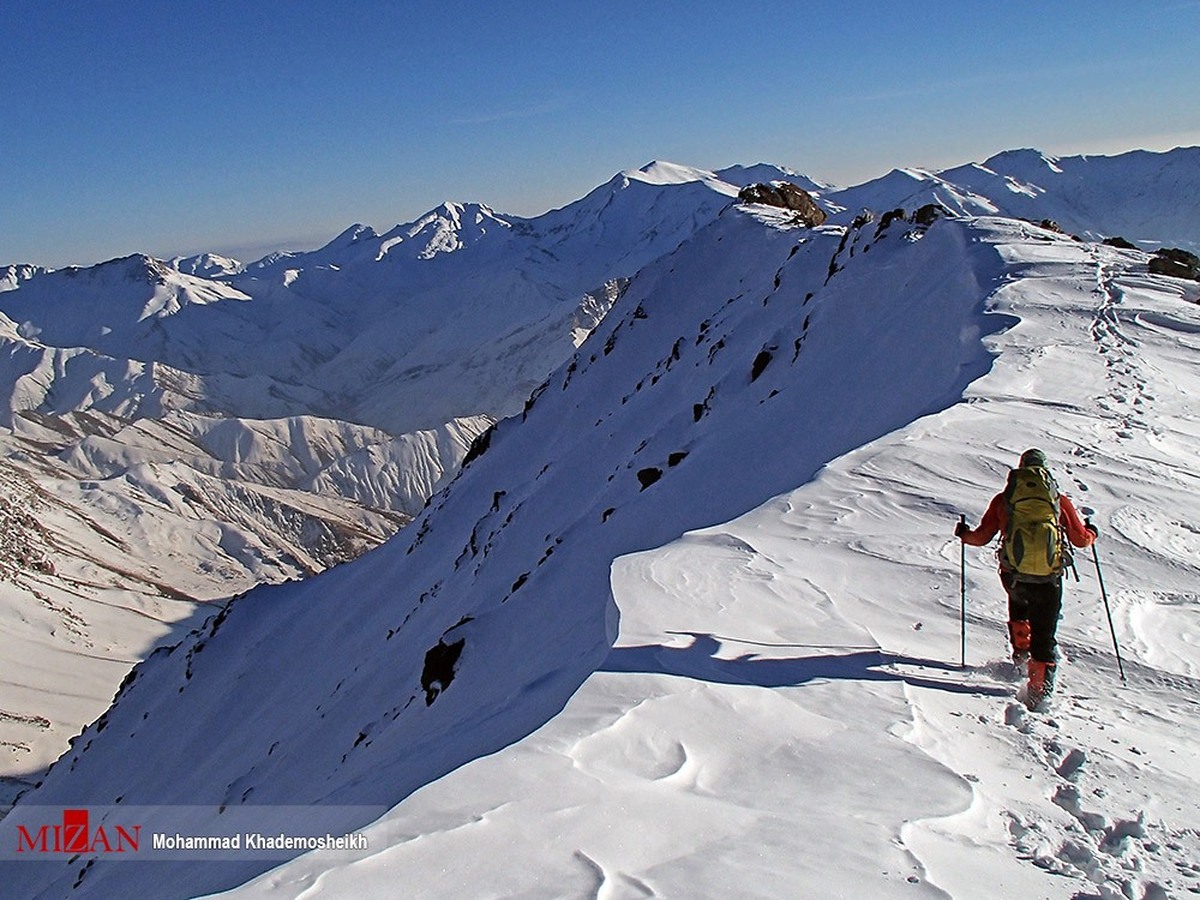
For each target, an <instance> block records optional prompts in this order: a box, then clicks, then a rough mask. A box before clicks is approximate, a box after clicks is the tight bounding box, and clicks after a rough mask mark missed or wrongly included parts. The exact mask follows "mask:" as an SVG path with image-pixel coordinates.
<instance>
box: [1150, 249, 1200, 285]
mask: <svg viewBox="0 0 1200 900" xmlns="http://www.w3.org/2000/svg"><path fill="white" fill-rule="evenodd" d="M1150 271H1151V272H1152V273H1153V274H1155V275H1169V276H1171V277H1172V278H1186V279H1188V280H1190V281H1200V258H1198V257H1197V256H1196V254H1194V253H1188V251H1186V250H1180V249H1179V248H1177V247H1171V248H1167V247H1164V248H1163V249H1161V250H1159V251H1158V252H1157V253H1155V254H1154V256H1153V258H1151V260H1150Z"/></svg>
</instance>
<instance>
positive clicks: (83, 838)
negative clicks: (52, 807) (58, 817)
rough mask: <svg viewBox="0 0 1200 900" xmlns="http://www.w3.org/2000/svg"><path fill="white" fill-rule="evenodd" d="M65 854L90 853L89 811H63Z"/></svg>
mask: <svg viewBox="0 0 1200 900" xmlns="http://www.w3.org/2000/svg"><path fill="white" fill-rule="evenodd" d="M63 852H65V853H87V852H88V811H87V810H86V809H64V810H63Z"/></svg>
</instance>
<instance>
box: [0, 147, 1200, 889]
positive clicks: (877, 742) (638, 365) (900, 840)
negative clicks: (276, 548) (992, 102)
mask: <svg viewBox="0 0 1200 900" xmlns="http://www.w3.org/2000/svg"><path fill="white" fill-rule="evenodd" d="M1062 168H1064V169H1065V168H1066V166H1062ZM1147 258H1148V257H1147V256H1146V254H1144V253H1141V252H1139V251H1120V250H1116V249H1113V248H1110V247H1106V246H1102V245H1100V244H1095V243H1085V242H1076V241H1074V240H1071V239H1070V238H1068V237H1064V236H1059V235H1054V234H1052V233H1049V232H1046V231H1043V230H1041V229H1038V228H1034V227H1031V226H1029V225H1027V224H1025V223H1023V222H1020V221H1015V220H1012V219H1006V218H963V219H944V220H939V221H937V222H935V223H934V224H933V225H932V226H931V227H930V228H929V229H928V230H925V229H920V228H915V227H913V226H911V225H909V224H907V223H905V222H904V221H902V220H898V221H895V222H893V223H892V224H891V225H890V226H889V227H888V228H886V229H882V230H876V227H875V225H873V224H872V225H868V226H866V227H865V228H862V229H860V230H857V231H853V232H850V233H848V234H845V235H843V232H842V230H841V229H840V228H837V227H832V226H830V227H823V228H819V229H816V230H809V229H804V228H799V227H797V226H796V225H794V224H792V222H791V220H790V217H789V216H788V215H787V214H786V213H782V212H779V211H772V210H768V209H763V208H757V207H756V208H749V209H748V208H738V207H734V208H730V209H727V210H726V211H725V212H724V213H722V214H721V215H719V216H718V217H717V218H716V219H715V220H714V221H713V222H712V223H711V224H710V225H708V226H707V227H704V228H702V229H701V230H700V231H699V233H697V234H696V236H695V237H693V238H692V239H691V240H688V241H685V242H684V243H683V244H682V245H681V246H680V247H679V248H678V249H677V250H676V251H675V252H674V253H670V254H668V255H667V256H665V257H663V258H662V259H661V260H659V261H657V262H653V263H651V264H650V265H648V266H647V267H646V268H644V269H643V270H642V271H640V272H639V273H638V274H637V275H636V277H634V278H633V280H632V281H631V282H630V283H629V285H628V287H627V288H626V289H625V290H624V292H623V294H622V296H621V297H620V299H619V300H618V301H617V305H616V306H615V307H614V309H613V311H612V312H611V313H609V315H608V316H607V317H606V318H605V319H604V321H603V322H601V323H600V325H599V327H598V328H596V330H595V331H594V332H593V333H592V334H591V335H590V336H589V337H588V339H587V340H586V341H585V342H584V343H583V344H582V345H581V346H580V347H579V349H578V351H577V352H576V353H575V354H574V355H573V357H572V358H571V359H570V360H569V361H568V362H567V363H566V364H565V365H563V367H562V368H560V369H559V370H558V371H557V372H556V374H555V375H554V376H553V377H552V378H551V379H550V380H549V381H548V382H547V383H546V385H545V386H544V388H543V389H542V390H540V391H539V392H537V393H536V394H535V397H534V398H533V400H532V403H531V404H530V405H529V406H528V407H527V408H526V410H525V412H524V413H523V414H521V415H518V416H516V417H514V418H511V419H507V420H505V421H503V422H500V423H499V424H498V425H497V426H496V428H495V429H494V430H493V431H492V433H491V436H490V440H489V442H488V443H487V448H486V451H485V452H484V453H483V454H482V455H481V456H478V457H477V458H475V459H474V460H473V461H471V462H470V463H469V464H468V465H467V467H466V468H465V469H464V470H463V471H462V473H461V474H460V475H459V477H458V478H457V479H456V480H455V481H454V482H453V483H452V484H451V485H450V486H449V487H447V488H445V489H444V490H442V491H441V492H440V493H439V494H438V495H436V496H435V498H434V500H433V502H432V503H431V505H430V506H429V508H427V509H426V510H425V511H424V512H423V513H422V514H421V515H420V516H419V517H418V519H417V520H416V521H415V522H414V523H413V525H412V526H410V527H409V528H406V529H405V530H403V531H402V532H401V533H400V534H398V535H397V536H396V537H395V538H393V539H392V540H391V541H389V542H388V543H387V544H385V545H384V546H383V547H381V548H379V549H377V550H374V551H372V552H371V553H368V554H366V555H365V556H363V557H361V558H359V559H358V560H356V561H355V562H351V563H347V564H345V565H342V566H339V567H337V568H334V569H331V570H329V571H327V572H325V573H323V574H321V575H318V576H316V577H313V578H310V579H307V580H305V581H302V582H298V583H291V584H286V585H281V586H275V587H269V588H261V589H258V590H255V591H252V592H251V593H249V594H247V595H246V596H244V597H242V598H241V599H239V600H237V601H235V602H234V603H233V604H231V605H230V606H228V607H227V608H226V610H225V611H224V612H223V613H222V615H221V616H219V617H217V618H214V619H210V620H209V621H208V622H207V623H206V624H205V625H204V626H203V627H202V628H200V629H198V630H197V631H196V632H195V633H193V634H192V635H191V636H190V637H189V638H187V639H185V640H184V641H183V642H182V643H181V644H180V645H179V646H178V647H177V648H175V649H174V650H172V651H171V652H166V651H159V652H158V653H156V654H155V655H153V656H152V657H151V658H150V659H148V660H147V661H146V662H145V663H143V664H142V665H140V666H139V667H138V668H137V669H136V670H135V672H134V674H133V676H132V677H131V679H130V680H129V681H128V682H127V683H126V685H124V686H123V688H122V690H121V692H120V694H119V695H118V697H117V699H116V702H115V703H114V705H113V707H112V708H111V709H110V710H109V712H108V713H106V714H105V716H104V717H102V719H101V720H100V721H98V722H97V723H94V724H93V725H92V726H89V727H88V728H87V729H86V730H85V731H84V733H83V734H82V735H81V736H80V738H79V739H78V740H77V741H76V742H75V744H74V747H73V748H72V750H71V751H70V752H68V753H67V754H66V755H65V756H64V757H63V758H62V759H61V760H60V761H59V762H58V763H57V764H56V765H55V766H54V767H53V769H52V770H51V771H50V772H49V774H48V775H47V777H46V779H45V781H44V783H43V784H42V785H41V787H39V788H38V789H37V790H35V791H32V792H30V793H29V794H27V795H26V796H25V797H23V798H22V801H21V803H20V804H19V805H18V807H17V810H18V811H19V810H20V809H21V808H22V806H35V805H42V806H61V805H64V804H112V803H114V802H117V798H120V802H121V803H124V804H131V805H139V804H140V805H154V806H159V807H163V808H167V809H169V807H170V806H171V805H172V804H177V805H197V804H199V805H213V806H216V805H217V804H301V805H303V804H325V805H330V806H331V807H332V806H339V807H343V808H344V807H347V806H353V805H362V806H366V805H378V804H385V805H388V806H391V807H392V809H391V811H390V812H388V813H387V814H386V815H384V816H383V817H382V818H378V819H376V820H375V821H369V822H368V821H357V822H340V823H339V824H340V825H341V826H342V827H343V828H361V829H363V830H365V833H366V834H367V836H368V838H369V840H370V848H369V850H367V851H363V852H359V853H352V854H344V853H343V854H340V855H335V854H333V853H329V852H324V853H321V852H318V853H312V854H307V855H304V856H300V857H298V858H296V859H295V860H293V861H292V862H289V863H287V864H284V865H282V866H279V867H277V868H275V869H272V870H269V871H268V870H266V866H265V864H263V863H253V862H250V863H247V862H242V863H227V864H217V863H211V862H169V863H168V862H164V863H160V864H156V865H154V866H144V865H140V864H135V863H107V862H104V861H100V862H98V863H96V864H95V865H94V866H91V867H88V868H87V869H86V870H81V868H80V866H79V865H64V864H57V863H46V864H31V863H24V862H21V863H12V862H9V863H0V868H2V869H3V877H4V879H5V884H6V885H7V886H8V890H9V891H11V892H13V895H14V896H21V897H59V896H66V895H68V894H70V896H72V897H74V896H80V897H88V896H96V897H113V896H161V897H170V896H179V897H185V896H195V895H197V894H205V893H211V892H214V891H218V892H219V891H222V890H225V891H227V892H228V893H227V894H225V896H239V897H242V896H244V897H304V898H312V897H393V896H397V895H403V896H411V897H443V896H447V895H449V896H472V897H476V896H479V897H482V896H495V897H518V896H520V897H626V896H629V897H633V896H659V897H725V896H730V895H736V896H749V897H781V896H855V897H859V896H872V897H892V896H896V897H913V896H922V897H947V896H949V897H956V898H969V897H989V898H991V897H996V896H1021V897H1034V896H1036V897H1048V898H1059V897H1061V898H1068V897H1103V898H1117V897H1135V898H1158V897H1169V896H1182V895H1186V894H1187V893H1188V892H1195V891H1198V890H1200V868H1198V861H1200V788H1198V787H1197V785H1196V782H1195V777H1194V771H1195V759H1196V757H1195V749H1194V743H1195V736H1196V734H1197V726H1198V725H1200V702H1198V701H1197V699H1196V698H1197V692H1196V689H1197V687H1198V686H1200V681H1197V678H1198V675H1197V667H1198V665H1200V658H1198V657H1197V653H1198V651H1197V642H1198V639H1200V618H1198V615H1197V611H1198V610H1200V596H1198V595H1197V592H1196V585H1197V584H1198V583H1200V580H1198V579H1197V575H1198V574H1200V572H1198V569H1200V566H1198V564H1197V562H1196V559H1197V555H1196V550H1197V549H1200V545H1197V542H1196V527H1195V524H1194V523H1195V522H1197V521H1200V499H1197V498H1200V490H1198V489H1200V483H1198V482H1200V477H1198V476H1197V474H1196V471H1195V467H1194V465H1193V464H1192V463H1193V461H1194V447H1195V444H1196V440H1197V437H1198V431H1200V428H1198V425H1197V418H1196V407H1195V397H1196V396H1197V380H1196V379H1197V375H1196V372H1197V370H1196V365H1195V363H1196V353H1197V350H1198V349H1200V345H1198V342H1197V335H1200V306H1197V301H1198V300H1200V291H1198V290H1197V288H1196V286H1195V285H1194V284H1191V283H1187V282H1182V281H1177V280H1173V279H1168V278H1163V277H1158V276H1151V275H1149V274H1148V273H1147V268H1146V263H1147ZM831 259H832V261H833V265H831ZM831 273H832V274H831ZM1034 445H1036V446H1039V447H1041V448H1042V449H1044V450H1045V451H1046V452H1047V453H1048V455H1049V456H1050V458H1051V460H1052V466H1053V468H1054V469H1055V471H1056V473H1057V474H1058V477H1059V481H1060V483H1061V484H1062V485H1063V487H1064V489H1065V490H1066V491H1067V492H1068V493H1070V494H1071V495H1072V496H1073V498H1074V499H1075V500H1076V502H1077V504H1079V505H1086V506H1089V507H1094V508H1095V513H1094V516H1095V521H1096V522H1097V524H1098V526H1099V528H1100V532H1101V540H1100V542H1099V544H1098V558H1099V560H1100V561H1101V565H1102V566H1103V573H1104V579H1105V583H1106V586H1107V595H1108V599H1109V601H1110V604H1111V611H1112V619H1113V624H1114V628H1115V634H1116V637H1117V639H1118V640H1119V641H1120V647H1121V650H1122V653H1123V659H1124V668H1125V672H1126V676H1127V683H1124V684H1123V683H1122V681H1121V679H1120V677H1119V675H1118V671H1117V664H1116V660H1115V658H1114V655H1113V652H1112V643H1111V641H1110V637H1109V633H1108V622H1107V619H1106V617H1105V614H1104V608H1103V605H1102V604H1101V599H1100V596H1099V591H1098V584H1097V581H1096V577H1095V570H1094V569H1093V567H1092V565H1091V562H1090V560H1089V558H1088V557H1087V556H1086V555H1081V556H1080V558H1079V561H1078V562H1079V566H1078V568H1079V571H1080V575H1081V576H1082V581H1080V582H1079V583H1076V582H1074V581H1071V582H1069V583H1068V585H1067V588H1066V604H1065V608H1064V614H1063V620H1062V624H1061V628H1060V639H1061V643H1062V648H1061V649H1062V652H1063V661H1062V665H1061V674H1060V685H1059V692H1058V694H1057V696H1056V698H1055V700H1054V703H1053V705H1052V706H1051V708H1050V710H1049V711H1046V712H1034V713H1031V712H1028V711H1026V710H1025V707H1024V706H1023V705H1021V704H1020V703H1019V702H1018V700H1017V699H1016V692H1017V687H1018V685H1017V683H1016V682H1015V681H1014V680H1013V678H1012V677H1011V673H1010V672H1009V671H1008V667H1007V665H1006V664H1005V663H1004V662H1003V659H1004V657H1005V654H1006V647H1005V639H1004V621H1005V618H1006V614H1005V610H1004V604H1003V599H1002V592H1001V590H1000V588H999V585H998V583H997V580H996V577H995V573H994V562H993V559H992V557H991V554H990V552H989V551H981V550H975V549H970V550H969V551H968V553H967V568H966V574H967V581H966V596H967V620H966V627H967V632H966V635H967V657H966V666H965V667H963V666H960V659H959V640H960V631H959V627H960V619H959V614H960V582H959V577H960V570H959V559H960V558H959V544H958V542H957V541H956V540H954V539H953V537H952V534H951V533H952V529H953V526H954V523H955V522H956V521H957V518H958V514H959V513H960V512H962V513H966V514H967V515H968V516H969V517H970V518H971V519H972V520H976V521H977V519H978V516H979V515H980V514H981V513H982V510H983V508H984V507H985V506H986V504H987V502H988V500H989V499H990V497H991V495H992V493H994V492H995V491H996V490H998V489H999V488H1000V486H1001V485H1002V483H1003V478H1004V475H1005V473H1006V471H1007V469H1008V467H1009V466H1011V465H1012V464H1013V463H1014V462H1015V460H1016V458H1017V456H1018V455H1019V454H1020V452H1021V451H1022V450H1024V449H1025V448H1026V447H1028V446H1034ZM655 474H657V475H658V476H659V477H658V478H657V480H655V479H654V475H655ZM458 641H462V642H463V645H462V653H461V657H459V659H458V661H457V664H456V668H455V672H454V677H453V679H452V680H450V681H449V682H448V683H446V682H445V681H443V682H442V683H441V684H440V685H438V686H435V688H434V689H432V690H429V691H428V692H427V690H426V688H427V687H428V685H423V684H422V674H423V666H424V665H425V663H426V660H427V657H426V654H427V651H429V650H431V649H433V648H435V647H437V646H439V645H443V646H444V645H448V644H452V643H456V642H458ZM215 723H220V726H219V727H214V724H215ZM181 761H186V762H181ZM146 827H147V829H148V830H149V829H151V828H153V827H156V826H155V824H154V823H152V822H147V823H146ZM157 827H160V828H165V829H167V830H170V825H169V816H168V817H167V818H166V819H164V820H163V821H162V822H160V823H158V826H157ZM238 885H241V886H240V887H237V886H238ZM73 888H74V890H73Z"/></svg>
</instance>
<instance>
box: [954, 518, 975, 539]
mask: <svg viewBox="0 0 1200 900" xmlns="http://www.w3.org/2000/svg"><path fill="white" fill-rule="evenodd" d="M970 530H971V526H970V525H968V524H967V523H966V522H965V521H960V522H959V523H958V524H957V525H955V526H954V536H955V537H956V538H960V537H962V536H963V535H964V534H966V533H967V532H968V531H970Z"/></svg>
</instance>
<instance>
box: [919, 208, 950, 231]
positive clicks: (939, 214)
mask: <svg viewBox="0 0 1200 900" xmlns="http://www.w3.org/2000/svg"><path fill="white" fill-rule="evenodd" d="M948 215H950V210H948V209H946V207H944V206H942V205H941V204H940V203H926V204H925V205H924V206H922V207H921V208H920V209H918V210H917V211H916V212H915V213H913V215H912V222H913V224H914V225H922V226H924V227H926V228H928V227H929V226H930V225H932V224H933V223H934V222H936V221H937V220H938V219H941V218H943V217H944V216H948Z"/></svg>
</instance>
